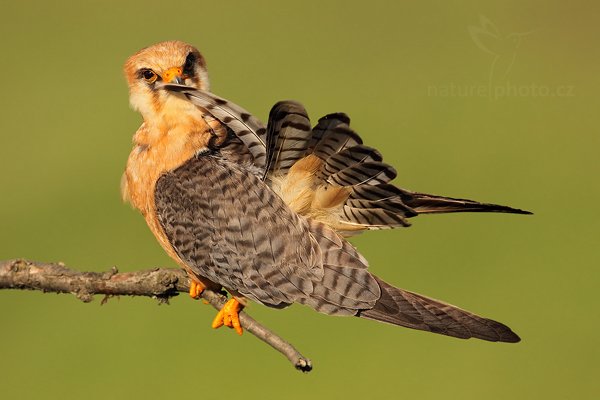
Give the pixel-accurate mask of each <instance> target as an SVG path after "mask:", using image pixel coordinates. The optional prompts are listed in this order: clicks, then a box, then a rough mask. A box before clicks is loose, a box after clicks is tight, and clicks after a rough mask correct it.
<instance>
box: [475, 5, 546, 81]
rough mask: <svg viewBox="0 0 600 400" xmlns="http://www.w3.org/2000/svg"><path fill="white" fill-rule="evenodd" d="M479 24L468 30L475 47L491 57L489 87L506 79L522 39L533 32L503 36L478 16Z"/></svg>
mask: <svg viewBox="0 0 600 400" xmlns="http://www.w3.org/2000/svg"><path fill="white" fill-rule="evenodd" d="M479 22H480V25H479V26H469V28H468V29H469V34H470V35H471V39H473V42H475V44H476V45H477V47H479V48H480V49H481V50H483V51H484V52H486V53H488V54H491V55H492V56H493V60H492V65H491V66H490V71H489V77H488V79H489V85H490V87H491V86H492V84H495V83H500V82H502V83H503V82H504V81H505V80H506V79H507V78H508V75H509V73H510V71H511V70H512V67H513V65H514V63H515V59H516V58H517V52H518V49H519V47H520V46H521V42H522V40H523V38H524V37H526V36H529V35H531V34H532V33H533V32H534V31H528V32H519V33H509V34H506V35H505V34H503V33H501V32H500V30H499V29H498V27H496V25H495V24H494V23H493V22H492V21H491V20H490V19H489V18H487V17H485V16H484V15H480V16H479Z"/></svg>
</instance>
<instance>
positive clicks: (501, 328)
mask: <svg viewBox="0 0 600 400" xmlns="http://www.w3.org/2000/svg"><path fill="white" fill-rule="evenodd" d="M374 278H375V279H376V281H377V283H378V284H379V286H380V288H381V297H380V299H379V300H378V301H377V303H375V306H374V307H373V308H372V309H370V310H363V311H360V312H359V313H358V314H357V316H359V317H362V318H367V319H372V320H376V321H381V322H387V323H390V324H394V325H400V326H404V327H407V328H412V329H419V330H423V331H429V332H433V333H438V334H441V335H447V336H453V337H457V338H461V339H468V338H472V337H473V338H478V339H483V340H488V341H491V342H509V343H515V342H519V341H520V340H521V339H520V338H519V336H517V334H515V333H514V332H513V331H512V330H511V329H510V328H509V327H508V326H506V325H504V324H501V323H500V322H496V321H493V320H491V319H487V318H483V317H480V316H478V315H475V314H473V313H470V312H468V311H465V310H462V309H460V308H458V307H456V306H453V305H450V304H447V303H443V302H441V301H439V300H435V299H431V298H429V297H425V296H422V295H420V294H417V293H412V292H409V291H407V290H403V289H399V288H396V287H394V286H392V285H390V284H388V283H386V282H384V281H383V280H381V279H379V278H378V277H375V276H374Z"/></svg>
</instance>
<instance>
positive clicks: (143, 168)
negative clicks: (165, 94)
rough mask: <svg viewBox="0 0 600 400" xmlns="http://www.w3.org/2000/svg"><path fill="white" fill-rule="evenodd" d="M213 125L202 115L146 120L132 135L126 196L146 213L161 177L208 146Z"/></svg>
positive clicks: (149, 208)
mask: <svg viewBox="0 0 600 400" xmlns="http://www.w3.org/2000/svg"><path fill="white" fill-rule="evenodd" d="M210 132H211V128H210V127H209V125H208V124H207V123H206V122H205V120H204V119H203V118H202V115H201V114H200V116H199V117H198V116H196V115H190V114H188V115H185V114H181V115H179V117H177V116H176V115H174V114H172V113H167V114H163V115H162V116H161V117H158V116H157V117H156V118H153V119H150V120H146V121H144V123H143V124H142V126H140V128H139V129H138V131H137V132H136V134H135V136H134V138H133V143H134V146H133V149H132V151H131V153H130V155H129V159H128V160H127V169H126V170H125V175H124V178H123V183H122V194H123V198H124V199H125V200H127V201H129V202H131V204H132V205H133V206H134V207H135V208H137V209H139V210H140V211H141V212H142V214H144V215H147V214H148V213H150V211H151V210H152V209H153V208H154V189H155V184H156V181H157V180H158V178H159V177H160V176H161V175H162V174H164V173H166V172H168V171H171V170H173V169H175V168H177V167H179V166H181V165H183V164H184V163H185V162H186V161H187V160H189V159H190V158H192V157H193V156H194V155H195V154H196V153H197V152H198V151H200V150H202V149H205V148H206V147H207V145H208V141H209V139H210Z"/></svg>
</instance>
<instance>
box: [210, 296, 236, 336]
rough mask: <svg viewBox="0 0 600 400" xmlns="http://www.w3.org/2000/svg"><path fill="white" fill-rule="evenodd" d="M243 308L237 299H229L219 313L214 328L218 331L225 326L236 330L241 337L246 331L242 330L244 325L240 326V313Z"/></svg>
mask: <svg viewBox="0 0 600 400" xmlns="http://www.w3.org/2000/svg"><path fill="white" fill-rule="evenodd" d="M243 308H244V306H243V305H242V304H241V303H240V302H239V301H237V300H236V299H229V300H228V301H227V303H225V305H224V306H223V308H222V309H221V311H219V312H218V313H217V316H216V317H215V319H214V320H213V323H212V327H213V328H215V329H216V328H220V327H221V326H223V325H225V326H227V327H229V328H233V329H235V331H236V332H237V333H238V335H241V334H242V333H243V332H244V330H243V329H242V325H240V316H239V313H240V311H242V309H243Z"/></svg>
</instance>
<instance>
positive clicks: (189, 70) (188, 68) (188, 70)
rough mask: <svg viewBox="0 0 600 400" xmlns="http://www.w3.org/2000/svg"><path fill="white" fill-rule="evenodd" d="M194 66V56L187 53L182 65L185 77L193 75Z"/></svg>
mask: <svg viewBox="0 0 600 400" xmlns="http://www.w3.org/2000/svg"><path fill="white" fill-rule="evenodd" d="M194 64H196V55H195V54H194V53H189V54H188V55H187V57H186V58H185V64H183V72H184V73H185V74H186V75H193V74H194Z"/></svg>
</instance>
